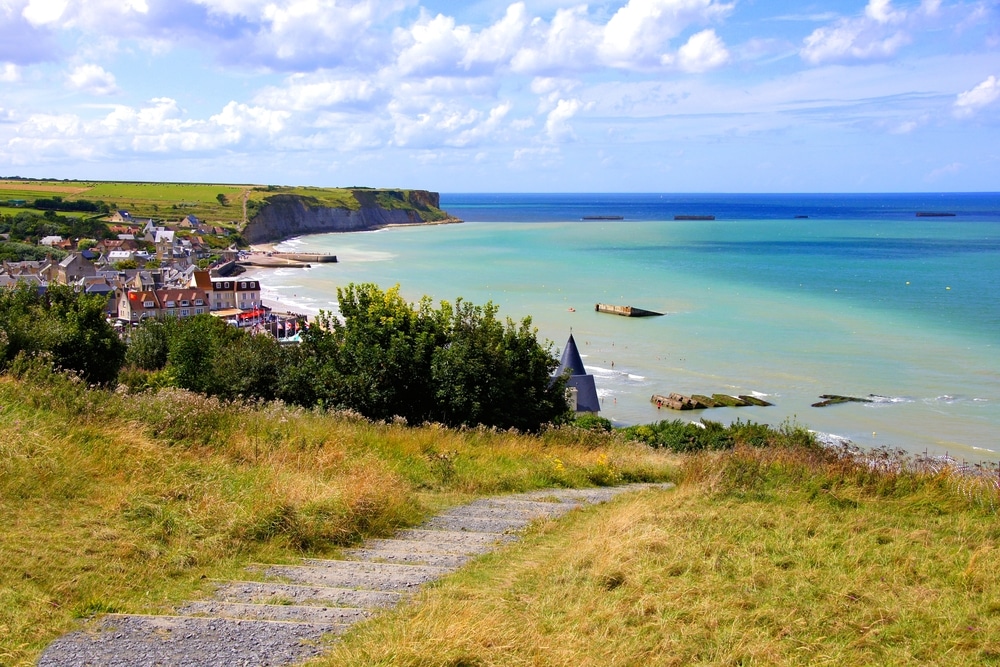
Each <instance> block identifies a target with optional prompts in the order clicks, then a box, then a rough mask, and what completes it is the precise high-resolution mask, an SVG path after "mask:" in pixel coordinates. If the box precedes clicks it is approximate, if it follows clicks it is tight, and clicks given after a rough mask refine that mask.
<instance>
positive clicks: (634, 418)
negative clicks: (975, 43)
mask: <svg viewBox="0 0 1000 667" xmlns="http://www.w3.org/2000/svg"><path fill="white" fill-rule="evenodd" d="M561 197H564V196H558V195H551V196H544V195H530V196H528V195H462V196H459V195H453V196H451V199H450V200H449V198H448V197H442V206H443V207H444V208H446V209H447V210H449V212H451V213H453V214H456V215H459V216H460V217H464V219H466V220H476V219H479V220H484V221H483V222H475V221H472V222H466V223H464V224H458V225H441V226H433V227H400V228H393V229H386V230H381V231H378V232H362V233H351V234H325V235H317V236H310V237H303V238H300V239H294V240H291V241H288V242H285V243H283V244H281V246H279V247H280V248H281V249H293V248H294V249H297V250H309V251H317V252H332V253H335V254H337V255H338V257H339V260H340V261H339V263H337V264H332V265H317V266H314V267H312V268H310V269H280V270H272V271H265V272H260V273H258V275H259V277H260V278H261V281H262V283H263V286H264V296H265V298H267V299H271V300H275V301H280V302H281V303H282V304H283V305H286V306H287V307H288V308H290V309H291V310H293V311H297V312H303V313H315V312H317V311H318V310H320V309H326V310H335V309H336V287H337V286H340V285H346V284H347V283H349V282H375V283H378V284H379V285H381V286H382V287H390V286H392V285H394V284H397V283H398V284H399V285H400V286H401V289H402V292H403V294H404V296H405V297H406V298H408V299H410V300H412V301H416V300H417V299H419V298H420V297H421V296H422V295H424V294H428V295H430V296H432V297H433V298H434V299H435V300H441V299H445V300H454V299H455V298H456V297H462V298H464V299H466V300H469V301H472V302H474V303H484V302H486V301H488V300H491V301H493V302H494V303H496V304H498V305H499V306H500V308H501V313H502V314H504V315H507V316H509V317H512V318H514V319H520V318H521V317H524V316H531V317H532V320H533V322H534V323H535V325H536V326H537V327H538V329H539V333H540V336H541V337H542V338H546V339H548V340H551V341H553V344H554V348H555V351H560V350H561V347H562V346H563V345H564V344H565V342H566V339H567V337H568V335H569V333H570V332H572V333H573V334H574V336H575V338H576V340H577V343H578V345H579V347H580V351H581V353H582V354H583V355H584V363H585V364H586V365H587V368H588V370H589V371H590V372H591V373H593V374H594V375H595V377H596V381H597V386H598V393H599V394H600V396H601V398H602V401H603V408H602V413H603V415H604V416H606V417H609V418H611V419H613V420H615V421H616V422H618V423H621V424H631V423H642V422H650V421H655V420H658V419H667V418H670V419H673V418H678V417H680V418H684V419H697V418H700V417H704V418H706V419H713V420H718V421H722V422H730V421H732V420H735V419H737V418H742V419H744V420H747V419H750V420H753V421H758V422H765V423H770V424H775V425H776V424H779V423H781V422H783V421H786V420H789V421H794V422H797V423H799V424H802V425H805V426H808V427H810V428H813V429H816V430H817V431H821V432H823V433H829V434H835V435H837V436H840V437H845V438H848V439H850V440H852V441H854V442H855V443H857V444H859V445H865V446H892V447H901V448H904V449H907V450H909V451H912V452H923V451H924V450H927V451H929V452H930V453H935V454H943V453H946V452H947V453H949V454H951V455H952V456H955V457H956V458H958V459H960V460H961V459H965V460H969V461H979V460H991V461H996V460H1000V443H998V441H997V437H996V433H997V431H998V428H997V427H998V426H1000V355H998V348H1000V299H998V298H997V295H998V293H1000V292H998V287H1000V214H998V211H1000V197H998V196H996V195H980V196H977V197H978V198H976V197H972V196H966V197H971V198H967V199H961V198H960V197H959V196H952V198H951V199H946V200H944V201H938V200H928V199H927V198H928V197H930V196H928V195H923V196H922V197H924V199H921V200H919V201H917V200H915V199H914V196H901V195H893V196H885V197H887V198H889V199H890V205H887V206H881V205H880V204H879V201H880V200H879V199H878V198H877V196H874V195H864V196H854V197H855V198H854V199H838V197H837V196H829V195H827V196H823V197H813V198H812V199H809V198H808V197H804V196H795V197H793V196H789V195H785V196H771V197H772V199H770V200H768V199H766V197H764V198H763V199H761V198H760V197H763V196H758V198H757V199H755V198H753V197H747V196H732V197H734V199H733V200H732V201H729V200H722V199H719V197H718V196H716V199H714V200H713V199H708V196H703V197H706V199H705V200H704V201H701V200H697V198H688V199H686V200H684V201H682V202H681V201H680V200H678V202H673V201H670V202H667V205H666V206H665V205H664V204H663V202H662V199H653V197H654V196H652V195H647V196H646V197H647V199H646V200H642V198H641V197H640V196H636V195H590V196H589V197H590V199H589V200H585V201H584V204H583V205H580V204H579V201H578V200H579V199H580V196H579V195H575V196H574V199H573V200H569V199H567V200H566V201H561V199H560V198H561ZM655 197H657V198H659V197H661V196H659V195H657V196H655ZM739 197H743V199H742V200H740V199H739ZM907 197H908V198H907ZM955 197H959V198H958V199H956V198H955ZM636 198H638V199H639V200H640V201H639V202H638V203H636V202H635V201H634V200H635V199H636ZM893 198H896V199H893ZM573 202H576V203H573ZM741 202H742V203H741ZM845 202H846V203H845ZM779 205H780V206H779ZM810 205H811V206H812V207H813V208H809V206H810ZM821 205H822V206H821ZM945 205H946V206H947V209H948V210H949V211H955V210H957V211H958V212H959V214H958V215H957V216H956V217H954V218H916V217H915V216H914V213H913V211H914V210H928V209H931V208H932V207H934V206H938V207H940V206H945ZM683 206H687V207H688V208H687V209H684V210H680V212H681V213H691V212H694V213H704V212H706V208H707V209H708V211H707V212H708V213H718V212H719V211H725V212H726V214H727V216H726V217H723V216H722V215H718V216H717V217H718V218H719V219H717V220H715V221H675V220H673V219H672V215H669V212H670V211H671V210H674V211H676V210H678V209H679V208H681V207H683ZM727 206H728V208H727ZM741 206H742V207H741ZM823 207H825V208H823ZM567 209H568V210H567ZM623 211H624V213H622V212H623ZM800 211H807V213H803V214H808V215H809V218H807V219H795V218H794V215H798V214H799V212H800ZM608 214H624V215H626V219H625V220H623V221H600V222H596V221H587V222H582V221H580V217H581V216H582V215H608ZM818 215H823V216H824V217H817V216H818ZM504 218H507V219H508V220H510V221H508V222H504V221H503V219H504ZM597 302H602V303H612V304H621V305H633V306H638V307H641V308H646V309H650V310H656V311H659V312H664V313H666V315H665V316H664V317H656V318H642V319H636V318H623V317H616V316H612V315H605V314H600V313H596V312H594V304H595V303H597ZM672 391H677V392H680V393H685V394H690V393H701V394H711V393H715V392H723V393H733V394H736V393H739V394H751V393H752V394H757V395H760V396H762V397H765V398H767V399H768V400H769V401H771V402H773V403H774V404H775V405H774V406H773V407H766V408H738V409H713V410H707V411H702V412H683V413H679V412H671V411H666V410H663V411H658V410H657V409H656V407H655V406H654V405H652V404H651V403H650V402H649V397H650V396H651V395H652V394H654V393H669V392H672ZM820 394H845V395H852V396H868V395H869V394H875V395H877V396H878V398H876V399H875V402H874V403H869V404H857V403H852V404H843V405H835V406H830V407H826V408H813V407H810V405H811V404H812V403H814V402H816V401H817V400H819V398H818V397H819V395H820Z"/></svg>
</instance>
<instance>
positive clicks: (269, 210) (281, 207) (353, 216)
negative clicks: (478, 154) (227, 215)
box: [243, 189, 458, 243]
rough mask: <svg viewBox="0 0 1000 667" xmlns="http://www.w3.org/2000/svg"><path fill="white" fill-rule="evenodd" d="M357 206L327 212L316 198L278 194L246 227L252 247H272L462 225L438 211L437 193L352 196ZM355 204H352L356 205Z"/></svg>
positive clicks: (355, 192) (246, 238)
mask: <svg viewBox="0 0 1000 667" xmlns="http://www.w3.org/2000/svg"><path fill="white" fill-rule="evenodd" d="M350 192H351V195H353V198H354V202H356V207H355V206H351V207H348V206H337V207H332V206H327V205H324V204H323V203H322V202H321V201H319V200H318V199H316V198H314V197H308V196H303V195H296V194H276V195H272V196H270V197H267V198H266V199H265V200H264V204H263V206H261V207H259V208H258V209H257V212H256V214H255V215H254V216H253V217H252V218H251V219H250V220H248V221H247V224H246V226H245V227H244V229H243V239H244V241H246V242H247V243H270V242H275V241H281V240H283V239H287V238H292V237H294V236H303V235H305V234H323V233H326V232H357V231H365V230H371V229H379V228H381V227H385V226H387V225H412V224H423V223H434V222H449V221H453V222H458V221H457V220H452V219H450V218H449V217H448V214H447V213H445V212H444V211H442V210H441V209H440V208H439V205H440V198H439V196H438V193H436V192H428V191H426V190H363V189H359V190H351V191H350ZM354 202H352V203H354Z"/></svg>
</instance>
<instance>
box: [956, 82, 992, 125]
mask: <svg viewBox="0 0 1000 667" xmlns="http://www.w3.org/2000/svg"><path fill="white" fill-rule="evenodd" d="M998 99H1000V80H998V79H997V77H996V76H993V75H991V76H990V77H989V78H987V79H986V80H985V81H983V82H982V83H980V84H979V85H978V86H976V87H975V88H973V89H972V90H966V91H965V92H962V93H959V94H958V97H957V98H956V99H955V105H954V112H955V115H956V116H958V117H959V118H968V117H970V116H973V115H975V114H976V113H977V112H978V111H980V110H981V109H984V108H986V107H988V106H990V105H991V104H993V103H994V102H996V101H997V100H998Z"/></svg>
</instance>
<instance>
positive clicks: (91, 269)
mask: <svg viewBox="0 0 1000 667" xmlns="http://www.w3.org/2000/svg"><path fill="white" fill-rule="evenodd" d="M107 222H108V230H109V232H110V234H109V236H111V238H103V239H99V240H96V243H93V244H92V245H91V244H81V243H80V239H69V238H62V237H59V236H48V237H44V238H41V239H39V240H38V245H39V246H45V247H47V248H51V249H53V250H54V251H55V250H58V251H63V252H60V253H58V254H59V255H62V254H63V253H65V256H64V257H63V258H62V259H58V258H57V256H56V255H57V254H56V253H55V252H53V253H52V254H51V255H49V256H48V257H47V258H46V259H42V260H29V261H6V260H4V261H3V262H2V263H0V287H12V286H15V285H17V284H18V283H27V284H29V285H34V286H36V287H37V289H38V290H40V291H44V290H45V289H47V288H48V286H49V285H50V284H63V285H70V286H72V287H74V288H76V289H78V290H80V291H82V292H84V293H86V294H100V295H103V296H104V297H105V298H106V299H107V307H106V314H107V317H108V319H109V321H111V322H112V323H114V325H115V326H116V327H117V328H118V329H119V331H122V332H123V333H124V332H126V331H127V330H129V329H130V328H132V327H136V326H139V325H140V324H141V323H142V322H143V321H145V320H147V319H150V318H164V317H171V318H186V317H193V316H195V315H201V314H204V313H208V314H211V315H213V316H215V317H219V318H223V319H224V320H225V321H226V322H227V323H229V324H232V325H234V326H238V327H249V328H252V329H253V330H254V331H256V332H258V333H268V334H271V335H273V336H275V337H276V338H278V339H279V340H283V341H285V340H287V341H289V342H292V341H295V340H297V334H298V333H299V331H300V330H301V326H302V321H303V320H304V317H303V316H300V315H297V314H295V313H280V314H279V313H275V312H273V311H272V309H271V308H269V307H268V306H266V305H265V304H264V303H262V301H261V288H260V281H259V280H256V279H247V278H241V277H240V274H241V273H243V272H244V269H243V266H242V264H247V263H251V262H252V255H251V253H248V252H247V251H244V250H240V249H238V248H237V247H236V245H235V244H230V245H229V246H228V248H226V249H225V250H222V251H219V250H213V248H212V246H210V245H209V244H208V243H206V242H205V237H206V236H209V235H212V236H214V237H216V238H217V239H224V238H227V237H229V236H230V234H231V231H230V230H229V229H227V228H225V227H220V226H213V225H209V224H205V223H203V222H202V221H200V220H198V219H197V218H196V217H195V216H193V215H188V216H185V217H184V218H182V219H181V220H179V221H175V222H172V223H159V224H158V223H157V222H156V221H154V220H151V219H150V220H146V221H137V220H135V219H133V217H132V215H131V214H130V213H129V212H128V211H124V210H119V211H115V212H114V213H113V214H112V215H111V216H110V217H109V218H108V221H107ZM5 237H6V235H4V234H0V240H8V239H7V238H5ZM214 245H215V246H218V243H216V244H214Z"/></svg>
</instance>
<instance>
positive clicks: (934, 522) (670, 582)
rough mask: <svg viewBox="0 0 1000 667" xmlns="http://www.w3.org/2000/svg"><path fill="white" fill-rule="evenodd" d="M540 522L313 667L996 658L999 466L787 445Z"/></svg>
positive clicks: (749, 452)
mask: <svg viewBox="0 0 1000 667" xmlns="http://www.w3.org/2000/svg"><path fill="white" fill-rule="evenodd" d="M678 482H679V484H678V486H677V488H676V489H673V490H670V491H655V492H652V491H651V492H644V493H641V494H634V495H631V496H630V497H623V498H619V499H618V500H616V501H614V502H612V503H611V504H609V505H608V506H606V507H599V508H590V509H587V510H584V511H580V512H576V513H574V514H573V515H571V516H570V517H567V518H565V519H563V520H561V521H560V522H558V523H556V522H550V523H548V524H543V525H541V526H539V527H537V529H536V530H535V531H534V532H533V533H532V534H531V535H530V536H529V538H528V539H526V540H524V541H522V542H520V543H517V544H515V545H512V546H510V547H507V548H505V549H504V550H503V551H501V552H496V553H494V554H491V555H488V556H486V557H484V558H481V559H479V560H478V561H477V562H475V563H474V564H473V565H471V566H470V567H467V568H466V569H465V570H463V571H462V572H460V573H457V574H456V575H453V576H452V577H449V578H448V579H446V580H443V581H442V582H440V583H438V584H437V585H434V586H431V587H429V588H427V589H425V590H424V591H423V592H422V593H421V594H420V595H419V597H418V598H417V599H416V600H415V601H414V602H413V603H412V604H410V605H408V606H405V607H402V608H400V609H398V610H395V611H393V612H391V613H389V614H387V615H385V616H383V617H379V618H376V619H374V620H372V621H369V622H368V623H365V624H363V625H360V626H357V627H356V628H355V629H354V631H353V632H351V633H350V634H349V635H348V636H346V637H345V638H344V640H343V641H342V642H340V643H338V644H336V645H335V646H334V647H333V649H332V652H331V653H330V654H328V655H327V656H324V657H323V658H320V659H317V660H315V661H313V662H312V663H310V664H311V665H312V666H313V667H318V666H322V667H334V666H336V667H340V666H346V665H351V666H357V665H412V666H417V665H469V666H471V665H477V666H483V667H485V666H493V665H496V666H500V665H503V666H507V667H509V666H512V665H553V666H555V665H560V666H562V665H565V666H567V667H568V666H573V667H577V666H583V665H593V666H595V667H596V666H598V665H601V666H605V665H644V666H653V665H818V664H829V665H926V664H934V665H990V664H1000V522H998V520H997V514H996V512H997V507H998V504H1000V498H998V489H997V487H996V484H995V482H994V480H992V479H986V480H972V479H969V478H961V477H957V476H955V475H953V474H951V473H949V472H948V471H944V472H936V473H935V472H931V471H924V472H919V473H898V472H893V471H883V472H877V471H873V470H872V469H870V468H868V467H867V466H858V465H857V464H855V463H853V462H851V461H848V460H846V459H843V458H838V457H836V456H831V455H829V454H822V453H820V452H817V451H815V450H812V451H810V450H807V449H801V448H790V449H756V448H744V447H737V449H735V450H733V451H730V452H725V453H700V454H688V455H685V456H684V458H683V459H682V460H681V462H680V471H679V474H678Z"/></svg>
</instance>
